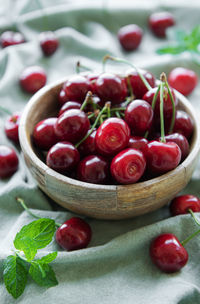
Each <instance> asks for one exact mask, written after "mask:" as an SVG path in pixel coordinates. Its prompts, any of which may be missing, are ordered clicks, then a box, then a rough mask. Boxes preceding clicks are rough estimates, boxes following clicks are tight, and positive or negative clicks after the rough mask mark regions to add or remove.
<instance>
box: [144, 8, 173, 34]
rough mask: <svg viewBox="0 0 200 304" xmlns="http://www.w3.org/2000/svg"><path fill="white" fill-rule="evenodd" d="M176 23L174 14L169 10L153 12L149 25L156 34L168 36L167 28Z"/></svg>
mask: <svg viewBox="0 0 200 304" xmlns="http://www.w3.org/2000/svg"><path fill="white" fill-rule="evenodd" d="M174 24H175V20H174V16H173V15H172V14H170V13H169V12H159V13H153V14H152V15H151V16H150V17H149V27H150V29H151V30H152V32H153V33H154V34H155V36H157V37H160V38H164V37H166V30H167V29H168V28H169V27H170V26H173V25H174Z"/></svg>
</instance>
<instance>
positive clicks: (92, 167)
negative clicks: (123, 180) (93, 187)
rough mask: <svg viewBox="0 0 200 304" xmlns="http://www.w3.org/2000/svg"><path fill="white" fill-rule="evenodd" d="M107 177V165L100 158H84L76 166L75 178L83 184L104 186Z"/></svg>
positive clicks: (93, 156) (90, 156)
mask: <svg viewBox="0 0 200 304" xmlns="http://www.w3.org/2000/svg"><path fill="white" fill-rule="evenodd" d="M108 175H109V170H108V163H107V161H106V160H105V159H104V158H103V157H101V156H98V155H89V156H86V157H85V158H84V159H83V160H81V161H80V163H79V165H78V171H77V178H78V179H79V180H81V181H83V182H86V183H93V184H104V183H105V182H106V181H107V180H108Z"/></svg>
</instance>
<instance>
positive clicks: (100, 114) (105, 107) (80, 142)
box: [75, 103, 107, 148]
mask: <svg viewBox="0 0 200 304" xmlns="http://www.w3.org/2000/svg"><path fill="white" fill-rule="evenodd" d="M105 111H107V103H106V104H105V106H104V107H103V109H102V110H101V111H100V112H99V114H98V116H97V118H96V120H95V122H94V123H93V125H92V127H91V129H90V131H89V132H88V133H87V134H86V135H85V136H84V137H83V138H82V139H81V140H80V141H79V142H78V143H77V144H76V145H75V147H76V148H78V146H80V144H82V143H83V142H84V141H85V140H86V139H87V138H88V136H90V134H91V133H92V132H93V131H94V129H95V127H96V125H97V123H98V121H99V120H100V118H101V116H102V114H103V113H104V112H105Z"/></svg>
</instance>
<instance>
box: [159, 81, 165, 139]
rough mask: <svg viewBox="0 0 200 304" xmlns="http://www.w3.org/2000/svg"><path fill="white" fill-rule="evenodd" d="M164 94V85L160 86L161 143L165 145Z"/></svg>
mask: <svg viewBox="0 0 200 304" xmlns="http://www.w3.org/2000/svg"><path fill="white" fill-rule="evenodd" d="M163 92H164V83H163V82H161V84H160V133H161V134H160V135H161V142H163V143H165V142H166V140H165V125H164V112H163V103H164V102H163Z"/></svg>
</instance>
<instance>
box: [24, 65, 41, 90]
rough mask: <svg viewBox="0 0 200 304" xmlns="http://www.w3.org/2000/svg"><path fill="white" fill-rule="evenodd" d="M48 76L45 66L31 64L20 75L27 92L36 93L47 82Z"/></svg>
mask: <svg viewBox="0 0 200 304" xmlns="http://www.w3.org/2000/svg"><path fill="white" fill-rule="evenodd" d="M46 80H47V76H46V73H45V71H44V69H43V68H41V67H39V66H31V67H28V68H26V69H25V70H24V71H23V72H22V74H21V76H20V85H21V87H22V89H23V90H24V91H25V92H28V93H31V94H33V93H35V92H37V91H38V90H39V89H41V88H42V87H43V86H44V85H45V84H46Z"/></svg>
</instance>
